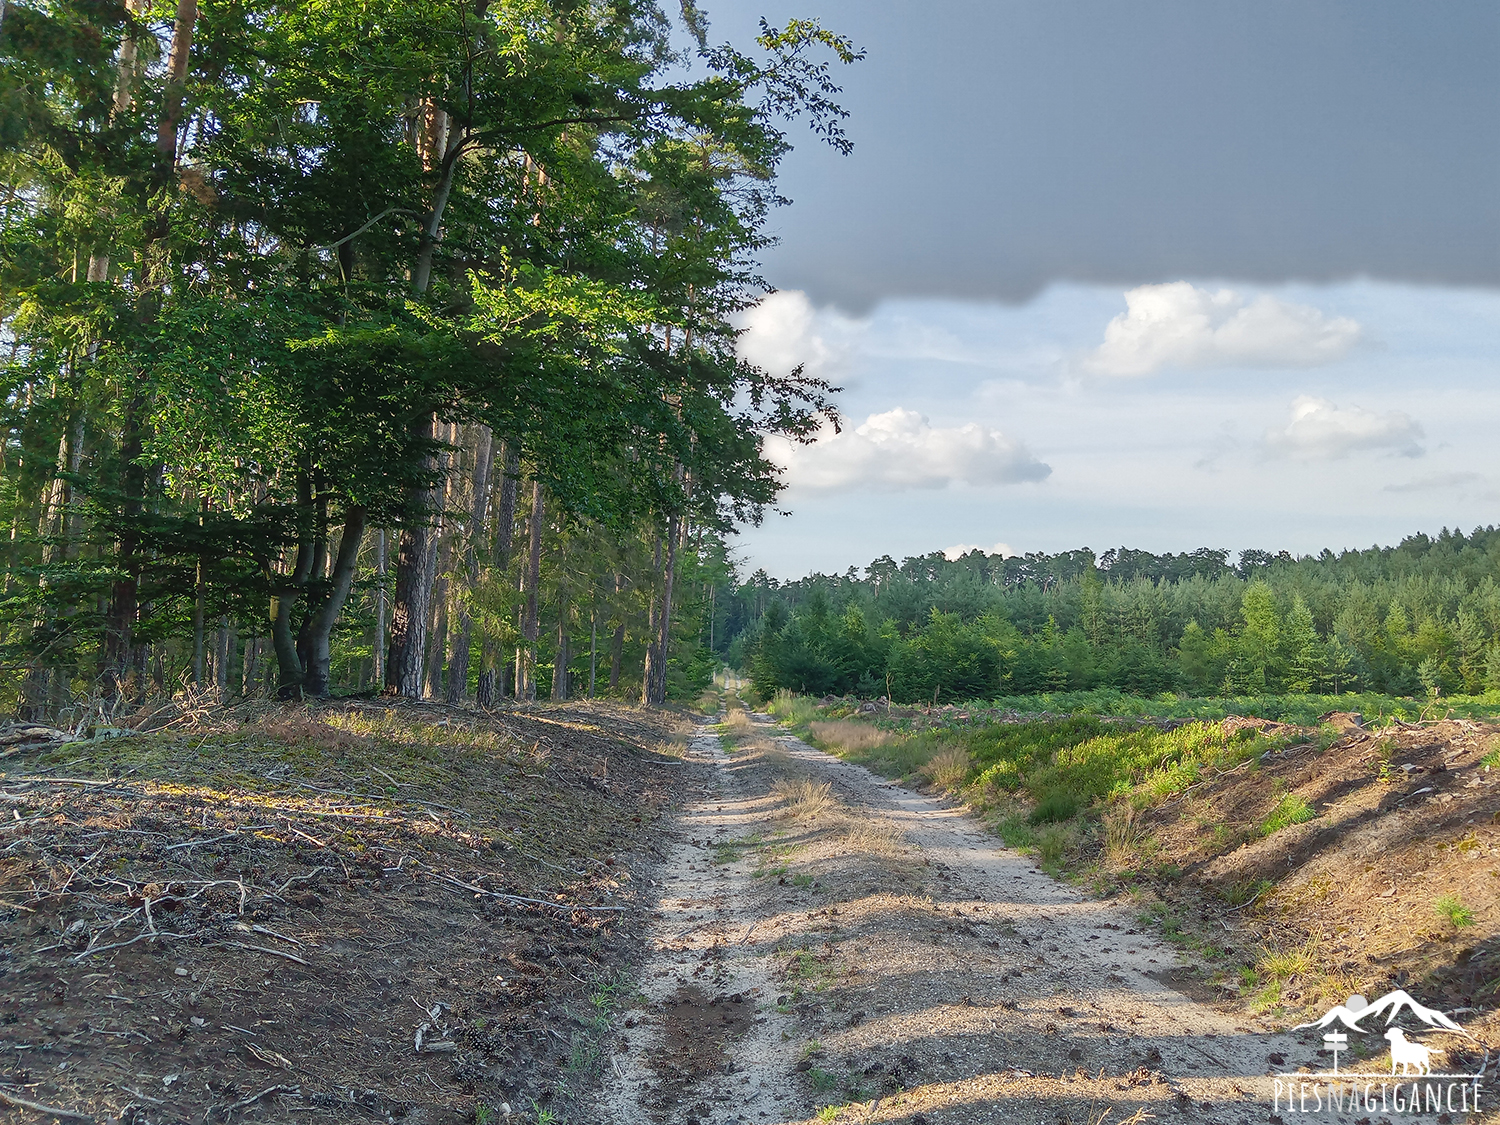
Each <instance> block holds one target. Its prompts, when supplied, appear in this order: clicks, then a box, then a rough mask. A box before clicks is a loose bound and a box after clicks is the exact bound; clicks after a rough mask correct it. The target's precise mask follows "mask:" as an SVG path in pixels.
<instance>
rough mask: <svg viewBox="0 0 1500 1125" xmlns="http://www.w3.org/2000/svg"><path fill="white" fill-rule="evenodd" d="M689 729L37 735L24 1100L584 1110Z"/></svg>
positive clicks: (22, 869) (319, 719)
mask: <svg viewBox="0 0 1500 1125" xmlns="http://www.w3.org/2000/svg"><path fill="white" fill-rule="evenodd" d="M247 718H248V719H249V721H245V720H246V719H247ZM674 743H675V744H674ZM681 743H682V738H681V736H680V724H678V722H677V721H676V720H674V719H672V718H671V717H670V716H664V715H650V714H645V713H642V712H639V711H635V710H630V709H625V708H610V707H605V706H603V705H591V706H575V707H569V706H558V707H542V708H536V709H532V710H529V711H526V712H521V711H507V712H500V713H497V714H495V715H491V716H485V715H480V714H478V713H476V712H473V711H463V710H457V709H449V708H444V707H440V706H399V707H398V706H387V705H385V704H383V703H347V704H333V705H327V706H319V707H307V708H296V709H292V708H262V709H261V710H260V713H259V715H258V716H248V717H247V716H241V718H240V719H239V720H236V719H235V718H234V717H233V716H232V715H231V716H229V717H228V718H225V719H223V720H222V721H220V722H218V724H217V726H216V727H211V728H208V729H199V730H196V731H194V732H192V733H190V734H172V733H163V734H156V735H151V736H143V737H134V738H123V739H118V740H113V741H108V742H99V743H78V742H68V743H62V744H60V745H56V744H54V745H51V746H42V747H35V746H33V747H29V748H23V749H15V748H13V749H12V750H11V751H10V752H9V753H7V754H6V755H5V757H4V759H3V760H0V767H3V772H0V802H3V803H0V812H3V814H4V823H3V824H0V1102H3V1103H8V1104H9V1105H10V1106H11V1107H17V1108H11V1109H6V1108H3V1107H0V1117H5V1118H6V1119H7V1120H9V1119H11V1117H10V1115H12V1114H15V1115H17V1116H16V1117H15V1119H16V1120H22V1119H34V1120H37V1121H43V1120H49V1119H50V1118H48V1117H46V1116H45V1115H43V1114H40V1113H33V1112H32V1111H30V1110H26V1109H24V1108H19V1107H24V1106H25V1105H26V1104H27V1103H34V1104H37V1105H41V1106H48V1107H52V1108H55V1109H59V1110H63V1111H66V1112H67V1113H69V1114H72V1115H73V1119H76V1120H84V1119H94V1120H97V1121H100V1122H105V1121H117V1122H130V1123H133V1125H166V1123H176V1122H187V1121H191V1122H194V1123H202V1122H210V1123H211V1122H215V1121H229V1120H239V1119H241V1118H244V1119H246V1120H257V1121H281V1120H288V1121H303V1122H305V1121H309V1120H345V1119H347V1120H351V1121H358V1120H368V1121H394V1120H400V1121H402V1122H405V1123H407V1125H417V1123H421V1125H435V1123H439V1122H452V1123H457V1122H473V1121H475V1120H476V1117H477V1118H478V1119H479V1120H481V1121H483V1120H501V1119H503V1117H504V1111H506V1110H510V1111H512V1113H513V1114H514V1115H515V1116H513V1117H512V1120H521V1119H522V1118H521V1117H520V1114H521V1113H522V1112H523V1111H525V1113H526V1115H527V1119H529V1120H536V1119H537V1118H538V1116H539V1115H545V1114H547V1113H551V1114H553V1115H555V1116H556V1117H557V1118H559V1119H565V1118H567V1117H568V1116H569V1115H570V1112H571V1108H572V1107H573V1105H574V1103H575V1099H576V1096H577V1095H578V1094H579V1093H580V1092H581V1091H583V1090H584V1089H585V1088H586V1087H588V1086H589V1084H590V1083H591V1082H593V1081H594V1080H595V1079H596V1078H597V1074H598V1070H599V1067H600V1065H601V1059H602V1056H601V1053H600V1047H599V1041H600V1036H601V1034H602V1032H603V1028H604V1027H605V1026H606V1025H607V1022H608V1017H609V1016H610V1015H611V1013H612V1012H613V1009H614V1006H615V1004H616V1002H617V1000H618V999H622V998H623V993H624V992H625V991H626V990H625V989H623V988H622V986H621V982H622V980H623V979H624V978H623V977H622V974H623V973H624V972H625V970H626V969H627V967H628V966H629V965H630V964H631V963H632V960H633V958H634V956H635V952H636V944H635V943H636V942H637V940H638V938H637V936H636V935H637V934H638V932H639V929H640V925H641V919H640V910H641V903H640V891H641V886H642V881H643V878H644V874H645V872H646V871H648V870H649V869H650V868H651V867H652V866H653V865H654V864H655V863H656V862H657V853H656V851H655V844H654V839H655V837H656V835H657V834H658V832H659V829H660V825H661V823H662V821H663V819H664V818H665V817H667V816H668V815H669V814H670V813H671V812H672V810H673V807H674V804H675V802H676V801H677V798H678V796H679V794H680V792H681V788H682V785H683V779H684V776H685V774H686V772H687V771H686V770H684V768H683V765H682V762H681V761H680V759H679V758H677V757H675V755H677V754H680V752H681ZM663 751H666V752H665V753H664V752H663Z"/></svg>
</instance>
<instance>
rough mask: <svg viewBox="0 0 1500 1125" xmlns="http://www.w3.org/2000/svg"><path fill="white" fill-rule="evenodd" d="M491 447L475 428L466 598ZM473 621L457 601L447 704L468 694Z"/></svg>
mask: <svg viewBox="0 0 1500 1125" xmlns="http://www.w3.org/2000/svg"><path fill="white" fill-rule="evenodd" d="M494 453H495V443H494V440H493V437H492V435H491V434H490V430H489V427H488V426H478V427H476V433H475V439H474V477H473V499H474V502H473V508H472V509H471V511H470V512H469V529H468V530H469V535H468V542H467V543H466V544H465V545H464V576H465V579H466V581H467V583H468V589H467V590H466V591H465V594H466V595H472V593H473V591H474V589H475V587H477V586H478V585H479V546H480V543H481V542H482V541H483V538H484V525H485V521H486V520H487V519H488V517H489V503H490V471H491V467H492V466H493V464H494V460H495V457H494ZM473 634H474V619H473V617H472V616H471V615H470V613H469V598H468V597H467V596H465V597H461V598H459V600H458V622H457V625H456V626H455V628H454V631H453V659H452V660H451V661H449V663H448V693H447V698H448V702H449V703H462V702H463V701H464V699H465V697H467V696H468V694H469V646H470V644H471V643H472V641H473Z"/></svg>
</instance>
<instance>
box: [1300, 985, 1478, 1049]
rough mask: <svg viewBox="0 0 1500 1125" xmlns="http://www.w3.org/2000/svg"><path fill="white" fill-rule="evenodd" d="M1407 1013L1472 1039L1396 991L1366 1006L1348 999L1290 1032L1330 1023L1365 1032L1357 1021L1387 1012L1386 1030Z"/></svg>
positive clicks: (1445, 1018)
mask: <svg viewBox="0 0 1500 1125" xmlns="http://www.w3.org/2000/svg"><path fill="white" fill-rule="evenodd" d="M1406 1010H1410V1012H1411V1014H1412V1015H1413V1016H1415V1017H1416V1018H1417V1019H1419V1020H1421V1021H1422V1022H1423V1023H1425V1024H1426V1025H1427V1026H1428V1027H1436V1028H1441V1029H1442V1030H1444V1031H1452V1032H1456V1033H1457V1034H1459V1035H1462V1036H1464V1037H1465V1038H1468V1039H1473V1038H1474V1037H1473V1036H1472V1035H1470V1034H1469V1033H1468V1032H1467V1031H1465V1030H1464V1029H1463V1028H1461V1027H1460V1026H1459V1025H1458V1024H1457V1023H1455V1022H1454V1021H1453V1020H1452V1019H1451V1018H1449V1017H1448V1016H1447V1015H1445V1014H1444V1013H1442V1012H1440V1011H1438V1010H1437V1009H1436V1008H1429V1007H1427V1005H1425V1004H1422V1003H1420V1002H1419V1001H1417V1000H1414V999H1412V997H1411V995H1410V994H1409V993H1407V992H1405V991H1403V990H1402V989H1399V988H1398V989H1396V991H1394V992H1387V993H1386V994H1385V995H1384V996H1382V997H1381V998H1380V999H1379V1000H1376V1001H1374V1002H1373V1003H1367V1002H1366V1001H1365V998H1364V997H1363V996H1351V997H1349V999H1348V1000H1346V1001H1344V1003H1342V1004H1338V1005H1335V1006H1334V1007H1333V1008H1331V1009H1330V1010H1329V1011H1328V1012H1327V1013H1326V1014H1325V1015H1324V1016H1323V1018H1322V1019H1319V1020H1314V1021H1313V1022H1312V1023H1299V1024H1298V1025H1297V1026H1296V1027H1294V1028H1292V1030H1293V1031H1300V1030H1302V1029H1303V1028H1305V1027H1315V1028H1318V1029H1322V1028H1325V1027H1327V1026H1328V1025H1329V1024H1333V1023H1341V1024H1343V1025H1344V1026H1345V1027H1347V1028H1351V1029H1352V1030H1354V1031H1365V1030H1366V1029H1365V1028H1363V1027H1360V1025H1359V1021H1360V1020H1362V1019H1365V1018H1367V1017H1369V1016H1379V1015H1381V1014H1382V1013H1386V1012H1389V1014H1388V1015H1386V1017H1385V1025H1386V1026H1387V1027H1389V1026H1390V1025H1391V1024H1392V1023H1393V1022H1394V1021H1395V1019H1396V1017H1397V1016H1399V1015H1400V1014H1401V1013H1402V1012H1403V1011H1406Z"/></svg>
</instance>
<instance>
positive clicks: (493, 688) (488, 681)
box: [474, 440, 521, 707]
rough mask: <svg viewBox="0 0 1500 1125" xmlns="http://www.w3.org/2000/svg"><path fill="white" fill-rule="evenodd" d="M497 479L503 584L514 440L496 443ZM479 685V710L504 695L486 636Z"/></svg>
mask: <svg viewBox="0 0 1500 1125" xmlns="http://www.w3.org/2000/svg"><path fill="white" fill-rule="evenodd" d="M498 460H499V462H500V479H499V481H498V482H497V484H496V488H497V491H498V493H499V497H498V501H497V504H496V509H495V538H494V544H495V547H494V550H495V555H494V558H495V575H496V578H497V580H500V581H504V579H505V572H506V570H508V569H509V567H510V551H511V540H512V538H513V537H514V535H515V526H516V488H517V485H518V483H519V474H520V471H521V458H520V450H519V449H518V448H517V446H516V443H515V441H513V440H506V441H502V442H501V443H500V450H499V453H498ZM479 666H480V670H479V684H478V687H477V688H476V690H475V693H474V696H475V699H476V700H477V702H478V703H479V705H480V706H481V707H492V706H494V703H495V700H496V699H499V698H502V697H504V695H505V694H506V683H505V681H506V665H505V664H504V663H502V662H501V660H500V646H499V645H497V644H496V643H495V641H494V639H493V638H491V637H488V636H486V637H485V638H484V646H483V648H482V649H481V650H480V656H479Z"/></svg>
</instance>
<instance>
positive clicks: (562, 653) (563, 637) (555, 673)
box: [552, 602, 573, 700]
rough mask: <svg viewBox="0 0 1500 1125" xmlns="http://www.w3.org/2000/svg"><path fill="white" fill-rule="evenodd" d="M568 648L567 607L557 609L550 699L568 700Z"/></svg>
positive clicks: (562, 605)
mask: <svg viewBox="0 0 1500 1125" xmlns="http://www.w3.org/2000/svg"><path fill="white" fill-rule="evenodd" d="M572 656H573V654H572V651H571V650H570V649H569V647H568V605H567V603H566V602H564V603H562V604H561V605H559V606H558V607H557V658H556V659H555V660H553V661H552V698H553V699H557V700H563V699H567V698H568V662H569V661H570V660H571V659H572Z"/></svg>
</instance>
